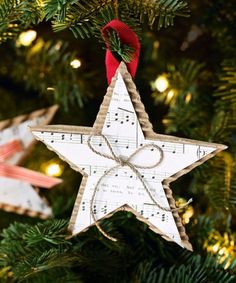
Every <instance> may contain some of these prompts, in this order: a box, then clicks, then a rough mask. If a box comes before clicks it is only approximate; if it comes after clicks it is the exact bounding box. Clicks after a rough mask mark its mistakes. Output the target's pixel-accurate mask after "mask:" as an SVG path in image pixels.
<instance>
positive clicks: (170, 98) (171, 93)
mask: <svg viewBox="0 0 236 283" xmlns="http://www.w3.org/2000/svg"><path fill="white" fill-rule="evenodd" d="M175 94H176V92H175V90H174V89H171V90H170V91H168V93H167V96H166V103H170V101H171V100H172V98H173V97H174V96H175Z"/></svg>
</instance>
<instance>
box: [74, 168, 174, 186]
mask: <svg viewBox="0 0 236 283" xmlns="http://www.w3.org/2000/svg"><path fill="white" fill-rule="evenodd" d="M79 166H80V168H81V169H82V170H83V171H84V172H85V173H86V174H87V175H88V176H93V175H94V176H95V175H96V176H99V175H102V174H104V173H106V171H107V170H108V169H109V167H106V166H97V165H96V166H91V165H87V164H80V165H79ZM139 171H140V173H141V174H142V177H143V178H144V180H146V181H148V182H154V183H155V182H157V183H160V182H161V181H162V180H163V179H165V178H166V177H167V176H169V173H167V172H159V171H156V170H155V171H154V170H152V171H150V169H149V170H145V169H144V170H139ZM107 176H113V177H119V178H129V179H136V180H138V177H137V175H136V174H134V173H133V172H132V171H131V170H129V169H128V170H125V169H122V170H116V171H113V172H110V173H109V174H107Z"/></svg>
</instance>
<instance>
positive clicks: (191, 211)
mask: <svg viewBox="0 0 236 283" xmlns="http://www.w3.org/2000/svg"><path fill="white" fill-rule="evenodd" d="M193 215H194V209H193V207H192V206H191V205H189V206H188V207H187V209H186V211H185V212H184V214H183V222H184V224H188V223H189V221H190V218H191V217H192V216H193Z"/></svg>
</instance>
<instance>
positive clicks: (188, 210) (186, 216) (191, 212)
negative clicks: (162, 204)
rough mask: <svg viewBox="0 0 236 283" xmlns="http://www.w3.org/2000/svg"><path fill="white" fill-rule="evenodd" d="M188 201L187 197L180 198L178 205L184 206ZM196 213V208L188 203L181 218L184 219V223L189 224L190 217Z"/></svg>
mask: <svg viewBox="0 0 236 283" xmlns="http://www.w3.org/2000/svg"><path fill="white" fill-rule="evenodd" d="M185 203H186V199H184V198H179V199H178V200H177V201H176V204H177V206H182V205H184V204H185ZM193 215H194V209H193V207H192V206H191V205H188V206H187V207H186V208H185V209H184V211H183V213H181V218H182V221H183V223H184V224H188V223H189V221H190V218H191V217H192V216H193Z"/></svg>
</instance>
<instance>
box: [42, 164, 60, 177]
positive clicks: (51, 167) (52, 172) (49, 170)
mask: <svg viewBox="0 0 236 283" xmlns="http://www.w3.org/2000/svg"><path fill="white" fill-rule="evenodd" d="M62 171H63V169H62V166H61V165H60V164H57V163H51V164H48V166H46V168H45V173H46V174H47V175H48V176H54V177H58V176H61V174H62Z"/></svg>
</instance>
